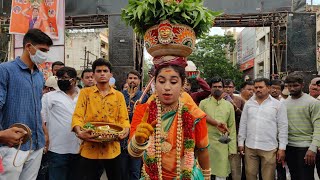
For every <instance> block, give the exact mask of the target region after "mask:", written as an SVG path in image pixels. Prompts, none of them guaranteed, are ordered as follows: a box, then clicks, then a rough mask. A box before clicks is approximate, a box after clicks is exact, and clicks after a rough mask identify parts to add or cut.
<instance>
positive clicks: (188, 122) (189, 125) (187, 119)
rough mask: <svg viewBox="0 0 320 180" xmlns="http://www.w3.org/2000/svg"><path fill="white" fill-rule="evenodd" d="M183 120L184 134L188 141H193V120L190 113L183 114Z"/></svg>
mask: <svg viewBox="0 0 320 180" xmlns="http://www.w3.org/2000/svg"><path fill="white" fill-rule="evenodd" d="M182 120H183V134H184V137H185V138H187V139H193V120H192V116H191V114H190V113H189V112H188V111H184V112H183V114H182Z"/></svg>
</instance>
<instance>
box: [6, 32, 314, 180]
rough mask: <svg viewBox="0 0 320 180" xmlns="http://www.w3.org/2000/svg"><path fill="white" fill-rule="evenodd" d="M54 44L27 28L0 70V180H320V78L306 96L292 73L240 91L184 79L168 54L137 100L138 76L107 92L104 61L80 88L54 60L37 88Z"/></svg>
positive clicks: (226, 82)
mask: <svg viewBox="0 0 320 180" xmlns="http://www.w3.org/2000/svg"><path fill="white" fill-rule="evenodd" d="M52 44H53V43H52V40H51V39H50V37H48V36H47V35H46V34H45V33H43V32H41V31H40V30H38V29H31V30H29V31H28V32H27V33H26V35H25V36H24V39H23V53H22V55H21V56H19V57H17V58H16V59H15V60H13V61H10V62H7V63H2V64H0V125H1V126H0V127H1V131H0V142H1V144H0V158H1V159H0V162H1V163H0V173H1V174H0V180H8V179H12V180H15V179H17V180H18V179H20V180H35V179H38V180H47V179H49V180H72V179H75V180H99V179H100V178H101V175H102V173H103V172H104V171H105V172H106V174H107V177H108V179H110V180H113V179H115V180H121V179H123V180H126V179H130V180H136V179H140V178H144V179H152V180H153V179H184V180H185V179H199V180H200V179H205V180H208V179H216V180H224V179H234V180H240V179H241V180H244V179H248V180H255V179H257V178H259V179H263V180H274V179H278V180H283V179H287V175H286V168H288V169H289V172H290V176H291V179H292V180H312V179H314V169H315V167H316V168H317V170H318V174H320V155H319V153H318V148H320V101H319V100H320V77H316V78H314V79H312V81H311V83H310V85H309V92H310V94H307V93H304V92H303V88H304V86H305V83H304V77H303V76H302V75H301V74H299V73H291V74H289V75H288V76H287V77H286V78H285V79H284V81H281V80H271V81H270V80H269V79H266V78H257V79H255V80H253V81H250V80H249V81H245V82H243V83H242V84H241V86H240V92H239V93H238V91H237V90H236V86H237V84H235V82H234V81H233V80H232V79H222V78H220V77H218V76H217V77H213V78H212V79H211V80H210V81H208V83H207V81H205V80H204V79H202V78H201V77H200V74H199V75H198V76H197V77H195V78H194V77H193V78H188V77H186V72H185V67H186V62H185V61H184V60H183V59H181V58H176V59H172V60H170V61H165V62H160V61H157V62H156V63H155V67H154V70H152V71H151V72H150V76H151V77H152V78H153V80H150V81H151V82H152V84H153V85H152V87H153V88H151V90H148V89H147V90H148V93H146V94H145V93H143V92H142V91H141V90H140V89H139V87H140V83H141V75H140V74H139V72H138V71H136V70H132V71H130V72H127V79H126V84H125V85H123V89H118V90H117V89H116V87H114V85H113V84H111V85H110V79H111V78H112V71H113V67H112V65H111V64H110V62H108V61H106V60H105V59H102V58H99V59H97V60H95V61H94V62H93V64H92V69H85V70H83V72H82V74H81V83H79V81H78V77H77V71H76V70H75V69H74V68H72V67H67V66H65V65H64V63H62V62H59V61H57V62H54V63H53V64H52V72H53V76H51V77H49V78H48V79H47V80H46V81H45V80H44V78H43V75H42V73H41V72H40V71H39V69H38V68H37V64H40V63H43V62H45V61H46V59H47V52H48V51H49V49H50V46H51V45H52ZM194 85H196V86H194ZM137 102H138V103H137ZM88 122H107V123H112V124H116V125H118V126H120V127H122V128H123V132H122V133H121V134H120V135H119V137H118V138H117V140H114V141H111V142H100V141H97V139H96V138H97V135H96V134H95V133H92V132H93V130H91V129H84V128H83V127H84V126H85V125H86V124H87V123H88ZM24 127H28V128H29V129H30V132H31V133H30V132H29V131H28V130H29V129H28V128H24ZM25 140H27V141H28V142H30V143H25ZM19 144H20V145H19ZM18 145H19V146H18ZM17 164H21V165H17Z"/></svg>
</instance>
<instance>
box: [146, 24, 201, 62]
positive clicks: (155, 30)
mask: <svg viewBox="0 0 320 180" xmlns="http://www.w3.org/2000/svg"><path fill="white" fill-rule="evenodd" d="M144 41H145V46H146V49H147V51H148V53H149V54H150V55H151V56H153V57H158V56H180V57H187V56H189V55H190V54H191V53H192V50H193V49H194V46H195V43H196V35H195V32H194V31H193V29H192V28H191V27H189V26H186V25H182V24H171V23H170V22H169V21H168V20H165V21H162V22H161V23H160V24H159V25H156V26H153V27H151V28H149V29H148V30H147V31H146V33H145V35H144Z"/></svg>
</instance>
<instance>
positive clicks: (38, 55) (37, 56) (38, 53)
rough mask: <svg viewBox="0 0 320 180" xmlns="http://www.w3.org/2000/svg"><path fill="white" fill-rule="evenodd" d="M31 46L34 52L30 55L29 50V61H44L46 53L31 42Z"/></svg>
mask: <svg viewBox="0 0 320 180" xmlns="http://www.w3.org/2000/svg"><path fill="white" fill-rule="evenodd" d="M31 46H32V47H33V48H34V49H36V53H35V54H34V55H32V54H31V53H30V51H29V55H30V59H31V61H32V62H33V63H34V64H36V65H38V64H42V63H44V62H46V61H47V59H48V53H46V52H42V51H40V50H39V49H37V48H35V47H34V46H33V45H32V44H31Z"/></svg>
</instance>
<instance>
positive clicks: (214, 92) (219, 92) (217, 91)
mask: <svg viewBox="0 0 320 180" xmlns="http://www.w3.org/2000/svg"><path fill="white" fill-rule="evenodd" d="M221 95H222V91H220V90H219V89H217V90H215V91H213V96H214V97H215V98H219V97H220V96H221Z"/></svg>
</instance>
